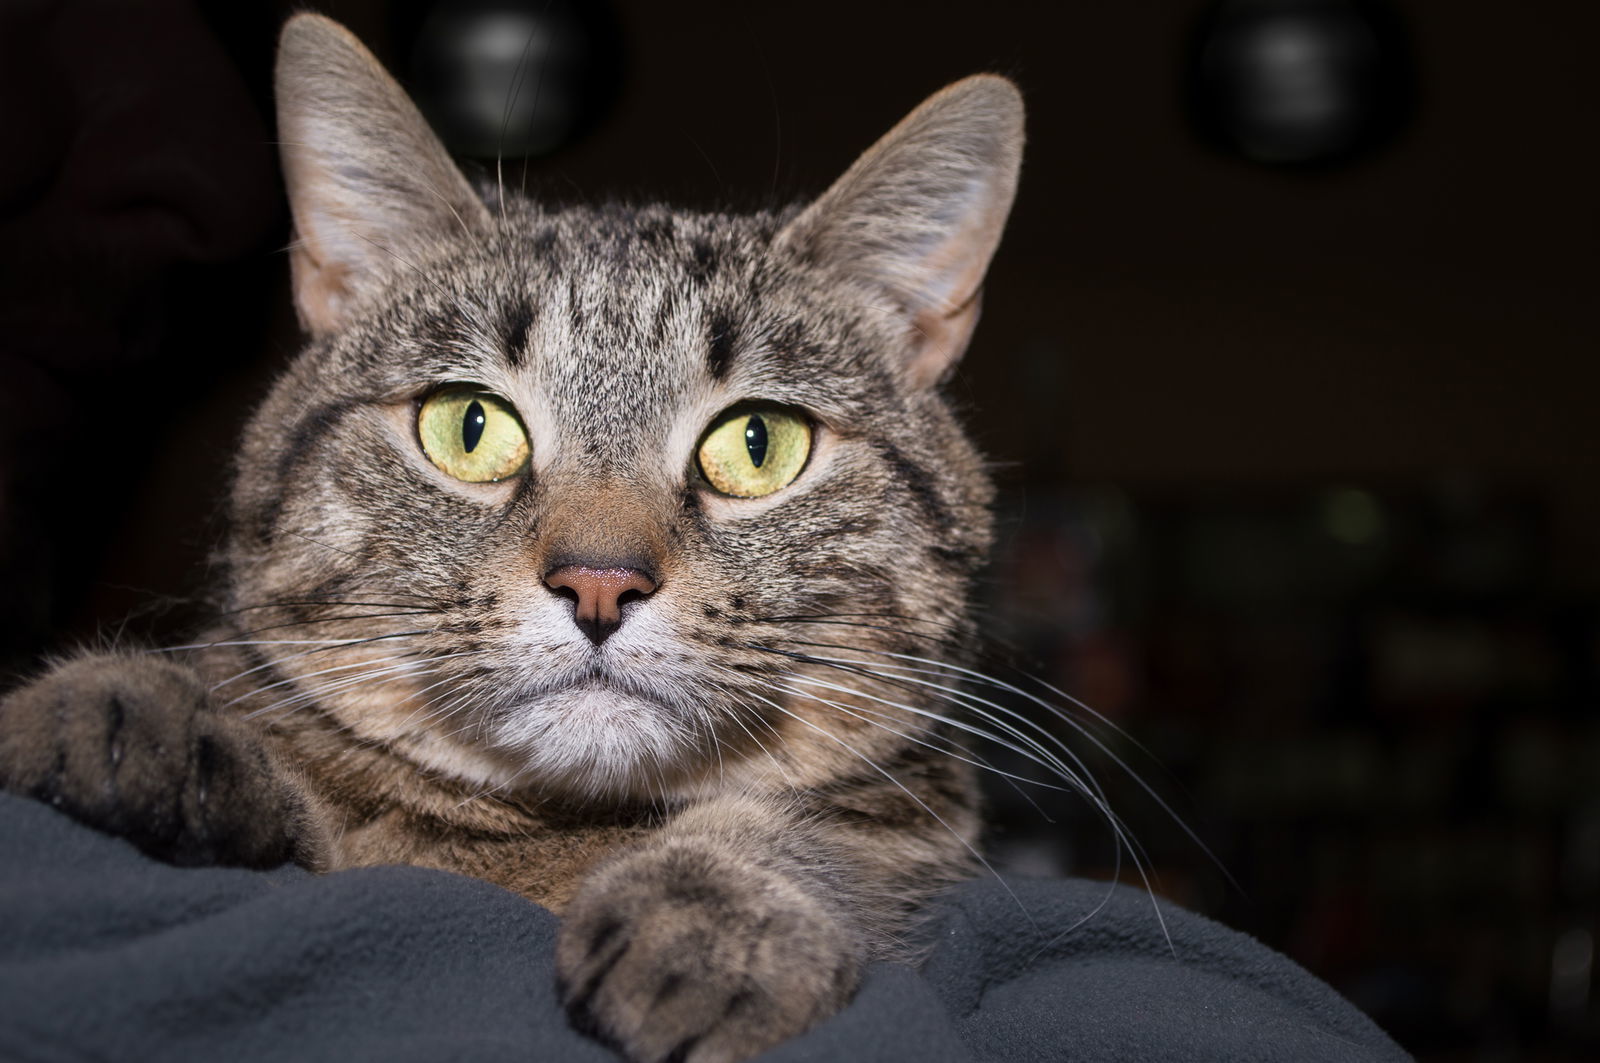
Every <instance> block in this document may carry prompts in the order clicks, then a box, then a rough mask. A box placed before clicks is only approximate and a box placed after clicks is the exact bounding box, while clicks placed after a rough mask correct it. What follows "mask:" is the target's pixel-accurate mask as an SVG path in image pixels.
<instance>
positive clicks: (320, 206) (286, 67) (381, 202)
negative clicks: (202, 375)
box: [275, 14, 491, 336]
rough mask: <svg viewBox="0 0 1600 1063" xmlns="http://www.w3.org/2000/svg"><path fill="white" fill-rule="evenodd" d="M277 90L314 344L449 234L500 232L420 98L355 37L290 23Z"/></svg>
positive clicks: (299, 303)
mask: <svg viewBox="0 0 1600 1063" xmlns="http://www.w3.org/2000/svg"><path fill="white" fill-rule="evenodd" d="M275 82H276V90H277V97H278V138H279V141H280V144H281V149H280V154H281V155H282V156H283V175H284V181H285V182H286V184H287V185H288V189H289V206H290V209H291V211H292V212H293V214H294V230H295V231H294V244H293V245H292V246H291V247H290V250H289V263H290V266H291V270H292V272H293V275H294V298H295V308H296V309H297V310H298V311H299V313H300V320H301V323H302V324H304V325H305V327H306V329H307V330H308V331H310V332H311V333H312V335H317V336H320V335H323V334H325V333H329V332H334V331H337V330H338V329H340V328H342V327H343V326H344V325H345V324H346V323H347V321H348V319H349V317H350V315H351V312H352V310H353V308H354V307H355V306H356V305H358V304H359V303H360V302H361V301H362V300H363V299H365V298H367V297H369V296H371V295H372V294H374V293H377V292H380V291H382V290H383V289H384V288H385V287H386V285H387V283H388V281H389V279H390V278H391V277H392V276H393V275H394V274H396V273H398V272H401V271H404V270H406V269H409V268H411V264H410V263H411V260H412V259H413V258H414V257H415V256H417V255H418V254H419V253H422V252H425V251H426V250H427V249H428V248H429V247H431V246H432V245H434V244H436V243H437V242H438V241H439V240H440V239H441V238H442V237H445V236H448V234H449V233H450V232H452V231H454V232H456V233H460V232H462V231H463V230H465V231H466V233H467V234H468V235H471V234H474V233H480V232H485V231H487V230H488V229H489V228H490V226H491V221H490V217H489V211H488V208H487V207H485V206H484V205H483V201H482V200H480V199H479V198H478V197H477V195H476V194H474V193H473V191H472V186H471V185H469V184H468V183H467V179H466V178H465V177H463V176H462V174H461V171H460V170H459V169H458V168H457V167H456V165H455V163H454V162H452V161H451V160H450V155H449V153H448V152H446V151H445V149H444V145H443V144H441V143H440V142H439V138H438V137H436V136H435V135H434V133H433V130H432V129H430V128H429V127H428V123H427V121H426V120H425V119H424V118H423V117H422V115H421V114H420V113H419V112H418V111H417V108H416V106H415V105H414V104H413V103H412V102H411V99H410V97H408V96H407V95H406V93H405V90H404V89H402V88H401V87H400V86H399V85H398V84H396V83H395V80H394V79H393V78H392V77H390V76H389V75H388V73H387V72H386V71H385V70H384V69H383V67H382V66H381V65H380V64H379V63H378V61H377V60H376V59H374V58H373V56H372V53H371V52H369V51H367V49H366V48H365V47H363V46H362V44H361V42H360V41H358V40H356V38H355V36H354V35H352V34H351V33H350V31H349V30H347V29H345V28H344V27H343V26H341V25H339V24H338V23H337V22H334V21H333V20H332V19H329V18H324V17H323V16H321V15H311V14H301V15H296V16H294V17H293V18H291V19H290V20H289V21H288V22H287V23H286V24H285V25H284V27H283V35H282V37H281V38H280V39H279V42H278V64H277V71H276V75H275Z"/></svg>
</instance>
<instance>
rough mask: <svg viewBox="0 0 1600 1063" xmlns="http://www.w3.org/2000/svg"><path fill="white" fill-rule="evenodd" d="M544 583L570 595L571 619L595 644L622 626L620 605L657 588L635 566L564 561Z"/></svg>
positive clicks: (653, 581) (546, 577)
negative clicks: (594, 566) (592, 564)
mask: <svg viewBox="0 0 1600 1063" xmlns="http://www.w3.org/2000/svg"><path fill="white" fill-rule="evenodd" d="M544 582H545V586H547V587H549V588H550V589H551V590H553V591H555V592H556V593H557V594H560V595H561V596H562V597H564V598H571V599H572V600H573V601H574V602H575V603H576V604H575V605H574V606H573V610H572V619H573V620H574V621H576V622H577V625H578V627H579V629H580V630H582V631H583V633H584V634H585V635H588V636H589V641H590V642H593V643H594V644H595V645H596V646H598V645H600V644H601V643H602V642H604V641H605V640H606V639H607V638H608V637H610V635H611V633H612V632H613V631H615V630H617V628H619V627H621V626H622V607H623V605H624V604H626V603H627V602H630V601H633V600H634V599H636V598H643V597H644V596H645V595H647V594H651V593H653V592H654V591H655V589H656V583H655V580H653V579H651V578H650V577H649V576H646V575H645V574H644V573H643V572H640V571H639V570H638V569H636V568H592V567H590V566H588V565H563V566H561V567H560V568H558V569H555V570H554V571H553V572H551V573H550V574H549V575H547V576H545V578H544Z"/></svg>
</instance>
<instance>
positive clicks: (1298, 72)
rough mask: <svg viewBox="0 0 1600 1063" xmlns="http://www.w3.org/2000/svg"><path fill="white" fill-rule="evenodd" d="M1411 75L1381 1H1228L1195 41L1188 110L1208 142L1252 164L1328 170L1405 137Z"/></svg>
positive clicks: (1215, 10) (1214, 9)
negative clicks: (1397, 136)
mask: <svg viewBox="0 0 1600 1063" xmlns="http://www.w3.org/2000/svg"><path fill="white" fill-rule="evenodd" d="M1410 69H1411V62H1410V55H1409V49H1408V47H1407V45H1406V42H1405V38H1404V34H1403V33H1402V32H1401V30H1400V29H1399V25H1398V22H1397V21H1396V19H1395V18H1394V17H1393V16H1392V15H1391V14H1390V12H1389V11H1388V9H1387V8H1386V7H1385V6H1383V5H1382V4H1381V3H1379V2H1378V0H1221V2H1220V3H1216V4H1214V5H1213V6H1212V7H1211V8H1210V9H1209V10H1208V12H1207V13H1206V15H1205V17H1204V18H1203V19H1202V21H1201V24H1200V26H1199V28H1198V30H1197V32H1196V34H1195V38H1194V47H1193V51H1192V55H1191V60H1190V70H1189V79H1188V90H1189V99H1188V103H1189V105H1190V113H1191V115H1192V117H1193V119H1194V121H1195V123H1196V126H1197V127H1198V129H1199V131H1200V132H1201V134H1202V135H1203V136H1205V137H1206V139H1208V140H1210V141H1211V142H1213V143H1215V144H1218V145H1219V146H1222V147H1224V148H1226V149H1228V150H1230V151H1233V152H1237V153H1238V154H1240V155H1243V156H1244V157H1245V158H1247V159H1250V160H1252V161H1254V162H1260V163H1267V164H1273V165H1301V166H1304V165H1317V164H1321V165H1326V164H1330V163H1334V162H1338V161H1342V160H1345V159H1348V158H1350V157H1352V156H1354V155H1356V154H1358V153H1360V152H1362V151H1364V150H1366V149H1369V148H1372V147H1375V146H1377V145H1378V144H1380V143H1382V142H1383V141H1385V140H1387V139H1389V138H1390V137H1391V136H1392V135H1393V134H1394V133H1395V132H1396V131H1398V130H1399V128H1400V127H1401V126H1402V125H1403V124H1404V123H1405V122H1406V120H1407V119H1408V118H1409V116H1410V112H1411V108H1412V97H1413V90H1412V77H1411V73H1410Z"/></svg>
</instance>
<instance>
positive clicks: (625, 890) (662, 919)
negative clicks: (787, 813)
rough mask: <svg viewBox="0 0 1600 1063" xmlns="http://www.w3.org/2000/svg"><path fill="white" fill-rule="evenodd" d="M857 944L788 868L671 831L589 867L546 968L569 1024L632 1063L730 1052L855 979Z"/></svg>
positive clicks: (766, 1039)
mask: <svg viewBox="0 0 1600 1063" xmlns="http://www.w3.org/2000/svg"><path fill="white" fill-rule="evenodd" d="M860 962H861V961H860V950H859V948H858V946H857V944H856V942H855V941H854V940H853V938H852V935H851V934H850V933H849V931H848V930H847V929H846V928H845V926H844V925H843V924H842V923H841V922H840V920H839V919H838V918H836V917H835V916H833V915H832V914H830V913H829V912H828V911H827V910H826V909H825V908H824V906H823V905H822V904H821V903H820V902H819V901H818V900H817V899H816V898H814V897H812V896H811V895H809V894H808V893H807V892H806V891H805V890H804V889H803V888H802V887H801V886H800V885H799V884H798V883H796V882H795V881H794V880H792V879H790V878H788V877H786V876H784V875H782V874H780V873H778V872H775V871H772V870H770V869H767V868H764V867H762V866H761V865H759V864H757V863H755V862H754V861H752V860H751V859H750V858H749V857H747V856H745V855H743V854H741V853H738V852H735V851H731V850H730V849H729V848H728V847H726V846H724V845H719V844H717V843H713V842H697V841H687V840H674V841H671V842H665V843H661V844H658V845H657V846H654V847H651V848H648V849H645V850H643V851H640V852H636V853H631V854H628V855H626V856H624V857H622V858H620V859H618V860H616V861H613V862H612V863H610V864H608V865H606V866H605V867H603V868H602V869H601V870H600V871H598V872H597V873H595V874H594V875H592V876H590V878H589V879H588V880H587V881H586V882H585V883H584V885H583V887H582V888H581V889H580V890H579V893H578V895H577V897H576V898H575V899H574V900H573V901H572V902H571V904H570V905H569V907H568V908H567V910H566V912H565V914H564V917H563V923H562V927H561V935H560V938H559V941H558V943H557V948H556V967H557V972H558V975H559V978H560V981H561V994H562V999H563V1002H564V1003H565V1004H566V1007H567V1010H568V1013H569V1014H570V1015H571V1017H572V1020H573V1022H574V1024H575V1025H577V1026H578V1027H579V1028H580V1029H584V1030H587V1031H589V1032H592V1033H594V1034H596V1035H598V1036H599V1037H601V1038H602V1039H604V1040H608V1041H610V1042H612V1043H614V1044H615V1045H617V1046H618V1047H620V1048H621V1049H622V1050H623V1052H624V1053H626V1055H627V1056H628V1058H629V1059H632V1060H635V1061H637V1063H663V1061H669V1060H670V1061H673V1063H734V1061H737V1060H743V1059H748V1058H750V1057H751V1056H754V1055H756V1054H757V1053H759V1052H761V1051H764V1050H765V1049H767V1048H770V1047H771V1046H773V1045H775V1044H777V1043H778V1042H780V1041H783V1040H785V1039H787V1038H789V1037H792V1036H794V1035H795V1034H798V1033H800V1032H802V1031H803V1030H805V1029H807V1028H808V1027H810V1026H811V1025H813V1024H814V1023H816V1022H817V1021H818V1020H820V1019H823V1018H825V1017H826V1016H828V1015H831V1014H833V1013H834V1012H835V1011H837V1010H838V1009H839V1008H840V1007H842V1006H843V1005H844V1004H845V1002H846V1001H847V1000H849V998H850V994H851V993H852V992H853V991H854V989H855V985H856V981H857V978H858V976H859V971H860Z"/></svg>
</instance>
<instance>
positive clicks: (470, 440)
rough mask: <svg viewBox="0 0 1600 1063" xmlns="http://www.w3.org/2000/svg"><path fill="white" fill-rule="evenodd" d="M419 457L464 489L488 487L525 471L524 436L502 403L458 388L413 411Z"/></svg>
mask: <svg viewBox="0 0 1600 1063" xmlns="http://www.w3.org/2000/svg"><path fill="white" fill-rule="evenodd" d="M417 438H418V439H420V440H421V441H422V452H423V453H424V454H426V455H428V460H429V461H431V462H433V463H434V464H435V465H437V466H438V467H439V469H440V470H441V471H442V472H444V473H445V474H447V475H449V476H454V477H455V478H456V479H457V480H465V481H467V482H468V483H475V484H480V483H492V482H494V481H496V480H504V479H506V478H507V477H509V476H515V475H517V474H518V473H520V472H521V471H522V470H524V469H526V468H527V467H528V433H527V431H526V429H524V428H523V427H522V422H521V421H520V420H518V419H517V415H516V413H515V412H513V411H512V409H511V407H510V406H509V405H508V404H507V403H506V401H505V400H504V399H502V398H499V397H497V396H495V395H492V394H490V393H489V392H487V391H484V390H483V389H481V388H476V387H471V386H468V385H458V386H455V387H448V388H444V389H443V390H441V391H436V392H434V393H433V394H432V395H429V396H428V397H427V399H425V400H424V401H423V403H422V408H421V409H420V410H418V411H417Z"/></svg>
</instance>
